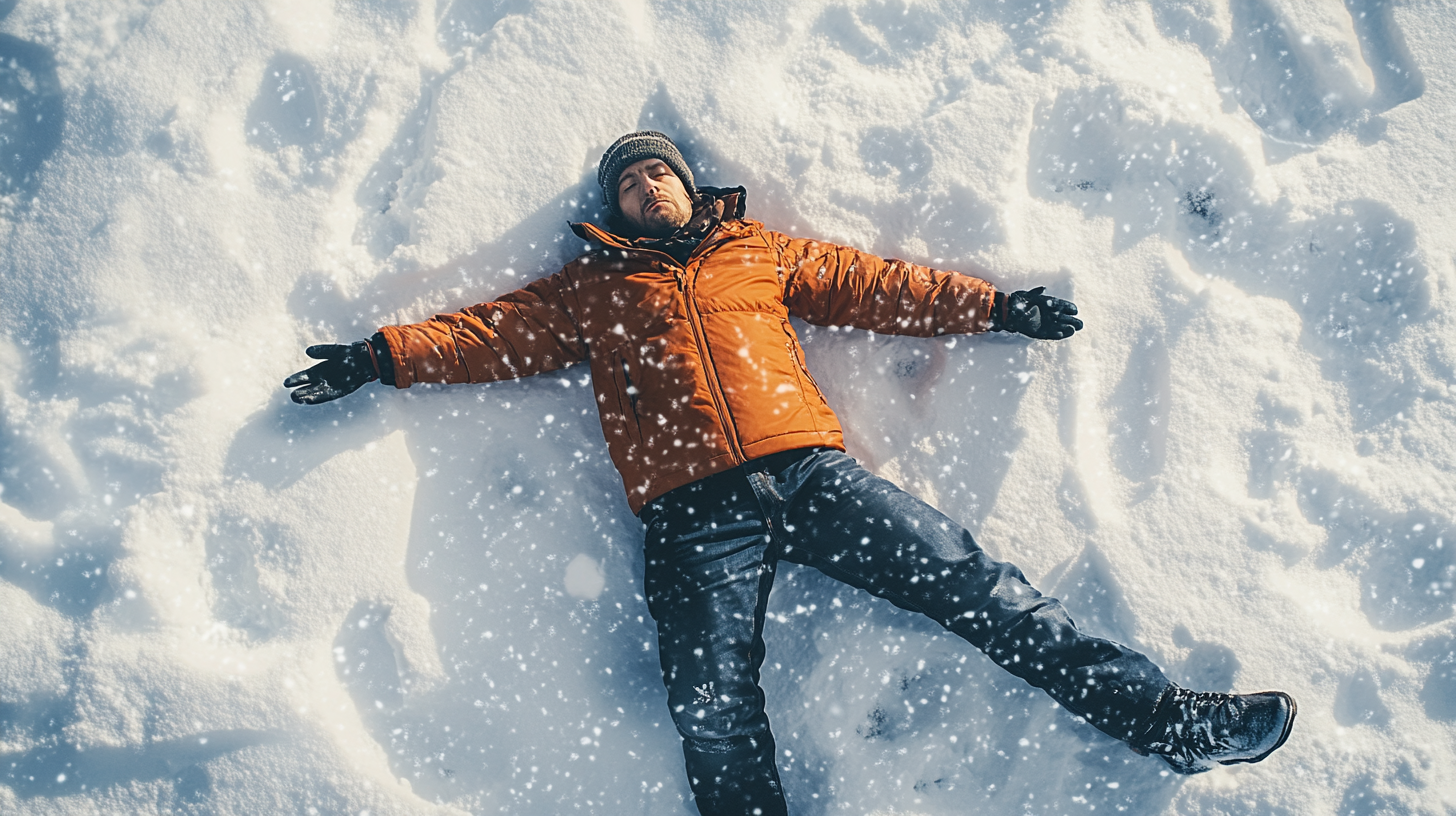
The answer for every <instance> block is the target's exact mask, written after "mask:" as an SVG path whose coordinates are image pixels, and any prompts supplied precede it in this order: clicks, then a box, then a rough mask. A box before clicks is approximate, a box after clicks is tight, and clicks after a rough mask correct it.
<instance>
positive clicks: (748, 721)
mask: <svg viewBox="0 0 1456 816" xmlns="http://www.w3.org/2000/svg"><path fill="white" fill-rule="evenodd" d="M746 680H747V678H741V679H740V678H728V679H723V678H717V679H704V678H691V677H687V676H685V675H683V674H677V676H675V677H673V678H672V679H671V680H670V681H669V682H668V705H669V707H670V709H671V712H672V721H673V724H674V725H676V726H677V730H678V733H679V734H681V735H682V737H683V739H685V740H691V741H694V742H703V743H711V744H720V743H724V741H725V740H726V741H728V742H734V743H736V742H737V741H740V740H743V739H751V738H757V737H760V736H761V735H762V734H764V733H766V732H767V731H768V716H767V715H766V714H764V710H763V692H761V691H760V690H759V688H758V686H756V685H754V684H752V683H751V682H746Z"/></svg>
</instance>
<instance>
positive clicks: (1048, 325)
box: [991, 286, 1082, 340]
mask: <svg viewBox="0 0 1456 816" xmlns="http://www.w3.org/2000/svg"><path fill="white" fill-rule="evenodd" d="M1045 289H1046V287H1045V286H1038V287H1036V288H1035V289H1033V290H1031V291H1030V292H1012V293H1011V294H1009V295H1006V294H1002V293H1001V292H997V293H996V303H995V305H994V306H993V307H992V309H991V331H1009V332H1016V333H1018V334H1024V335H1026V336H1027V337H1034V338H1036V339H1038V340H1063V339H1066V338H1068V337H1071V336H1072V334H1073V332H1076V331H1077V330H1078V329H1080V328H1082V321H1080V320H1078V319H1077V318H1075V317H1073V316H1072V315H1075V314H1076V313H1077V304H1075V303H1073V302H1072V301H1070V300H1062V299H1061V298H1054V297H1052V296H1051V295H1044V294H1042V292H1043V291H1044V290H1045Z"/></svg>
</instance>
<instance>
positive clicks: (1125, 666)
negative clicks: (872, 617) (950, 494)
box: [749, 451, 1169, 740]
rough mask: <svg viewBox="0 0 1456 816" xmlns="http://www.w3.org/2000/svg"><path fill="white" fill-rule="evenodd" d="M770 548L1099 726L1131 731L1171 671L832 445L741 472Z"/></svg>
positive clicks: (1139, 731) (1145, 717) (1126, 734)
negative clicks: (1073, 611)
mask: <svg viewBox="0 0 1456 816" xmlns="http://www.w3.org/2000/svg"><path fill="white" fill-rule="evenodd" d="M749 478H750V481H751V482H752V484H753V486H754V489H755V491H756V492H758V493H759V495H760V497H761V498H764V497H767V499H768V501H767V502H766V504H768V505H770V506H769V509H770V515H769V518H770V520H771V522H772V524H773V527H774V534H775V536H776V537H779V538H780V540H781V541H782V546H781V547H780V551H779V556H780V557H781V558H784V559H785V560H789V561H793V562H796V563H800V564H806V565H809V566H812V567H815V568H817V569H819V570H821V571H823V572H825V573H827V574H828V575H830V576H833V577H834V578H837V579H839V580H841V581H844V582H845V583H847V584H850V585H851V586H855V587H859V588H861V589H864V590H867V591H869V592H870V593H872V594H874V595H878V596H879V597H882V598H885V599H887V600H889V601H890V602H892V603H894V604H895V605H896V606H899V607H901V608H904V609H908V610H912V611H915V612H921V613H923V614H925V615H928V616H929V617H931V618H933V619H934V620H936V621H937V622H939V623H940V624H941V625H942V626H944V627H945V628H946V629H949V630H950V631H951V632H953V633H955V634H957V635H959V636H960V637H962V638H964V639H965V640H967V641H968V642H970V643H971V644H972V645H974V646H976V647H977V648H978V649H980V650H981V651H983V652H985V653H986V654H987V655H988V656H989V657H990V658H991V659H992V660H994V661H996V663H997V664H998V665H1000V666H1002V667H1003V668H1005V669H1006V670H1007V671H1009V672H1011V673H1012V674H1014V675H1016V676H1017V677H1020V678H1022V679H1023V680H1025V681H1026V682H1028V683H1030V684H1031V685H1033V686H1036V687H1037V688H1040V689H1044V690H1045V691H1046V692H1047V693H1048V694H1049V695H1051V697H1052V699H1054V700H1056V701H1057V702H1058V703H1060V704H1061V705H1063V706H1064V707H1066V708H1067V709H1068V710H1070V711H1071V712H1073V713H1075V714H1078V715H1080V716H1082V717H1084V718H1086V720H1087V721H1088V722H1090V723H1092V725H1094V726H1096V727H1097V728H1098V729H1100V730H1102V731H1103V732H1105V733H1107V734H1109V735H1111V736H1113V737H1116V738H1118V739H1121V740H1137V739H1139V738H1140V737H1142V736H1143V735H1144V734H1145V733H1146V732H1147V730H1148V727H1149V717H1150V715H1151V714H1152V712H1153V708H1154V706H1155V705H1156V703H1157V701H1158V697H1159V695H1161V694H1162V693H1163V691H1164V690H1165V689H1167V688H1168V686H1169V682H1168V678H1167V677H1165V676H1164V675H1163V672H1162V671H1160V670H1159V669H1158V667H1157V666H1155V665H1153V663H1152V661H1150V660H1148V659H1147V658H1146V657H1144V656H1143V655H1141V654H1139V653H1138V652H1135V651H1133V650H1131V649H1129V648H1127V647H1126V646H1123V645H1121V644H1118V643H1114V642H1112V641H1109V640H1104V639H1102V638H1096V637H1091V636H1089V635H1087V634H1085V633H1083V632H1081V631H1080V630H1078V629H1077V626H1076V624H1075V623H1073V621H1072V619H1071V617H1069V616H1068V614H1067V611H1066V610H1065V609H1064V608H1063V607H1062V604H1061V603H1060V602H1059V601H1057V600H1056V599H1055V598H1049V597H1047V596H1045V595H1042V594H1041V593H1040V592H1038V591H1037V590H1036V589H1034V588H1033V587H1032V586H1031V585H1030V584H1028V583H1027V581H1026V579H1025V577H1023V576H1022V574H1021V571H1020V570H1019V569H1017V568H1016V567H1015V566H1013V565H1011V564H1008V563H1004V562H998V561H996V560H994V559H992V558H991V557H990V556H988V555H987V554H986V553H985V552H984V551H983V550H982V549H981V548H980V547H979V546H977V545H976V542H975V541H974V540H973V539H972V538H971V534H970V533H969V532H967V531H966V530H965V529H964V528H962V527H961V526H960V525H959V524H956V523H955V522H954V521H952V520H951V519H950V518H948V517H946V516H945V515H944V514H942V513H941V512H940V511H938V510H936V509H935V508H933V507H931V506H930V505H928V504H926V503H925V502H922V501H920V500H919V499H917V498H915V497H914V496H911V495H910V494H908V493H906V492H905V491H903V490H901V489H900V488H898V487H896V486H895V485H894V484H892V483H890V482H888V481H886V480H884V479H881V478H879V477H877V476H875V475H874V474H872V473H870V472H868V471H866V470H864V469H863V468H861V467H860V466H859V465H858V463H856V462H855V461H854V460H853V459H851V458H850V457H848V456H846V455H845V454H842V453H840V452H838V451H823V452H820V453H817V454H815V455H813V456H810V457H808V458H805V459H801V460H799V461H798V462H796V463H795V464H793V465H791V466H790V467H788V468H786V469H784V470H783V471H781V472H780V473H772V472H760V473H752V474H750V476H749Z"/></svg>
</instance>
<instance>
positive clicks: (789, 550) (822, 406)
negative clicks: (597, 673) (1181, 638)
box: [284, 131, 1295, 816]
mask: <svg viewBox="0 0 1456 816" xmlns="http://www.w3.org/2000/svg"><path fill="white" fill-rule="evenodd" d="M598 181H599V182H600V183H601V186H602V192H603V195H604V196H605V198H606V204H607V211H608V213H609V214H610V217H609V222H608V226H609V228H610V230H606V229H602V228H600V227H597V226H593V225H591V224H572V225H571V228H572V230H573V231H575V233H576V234H577V235H578V236H580V237H581V238H582V239H583V240H586V241H589V242H591V243H592V244H594V245H595V247H594V248H592V249H591V250H590V251H588V252H586V253H585V254H583V255H581V256H580V257H578V258H576V259H575V260H573V261H572V262H570V263H569V264H567V265H566V266H565V268H563V269H562V270H561V271H560V272H558V273H556V274H555V275H552V276H550V277H548V278H543V279H541V280H538V281H536V282H534V283H532V284H530V285H528V286H526V287H525V288H523V289H520V290H518V291H515V292H512V293H510V294H508V295H505V296H503V297H501V298H500V299H499V300H496V301H493V302H490V303H482V304H480V305H478V306H472V307H470V308H467V309H463V310H461V311H460V312H458V313H456V314H446V315H436V316H435V317H433V318H431V319H430V320H427V321H425V322H423V323H417V324H414V325H410V326H385V327H384V328H382V329H380V330H379V332H378V333H377V334H375V335H374V336H373V338H372V339H370V340H367V341H360V342H357V343H354V344H353V345H349V346H345V345H324V346H313V347H311V348H309V349H308V355H309V356H310V357H313V358H315V359H320V360H323V361H324V362H321V363H319V364H318V365H315V366H314V367H312V368H310V369H308V370H307V371H301V372H299V373H297V374H294V375H293V376H291V377H289V378H288V379H287V380H286V381H285V382H284V385H285V386H286V387H289V388H293V387H298V386H302V387H299V388H298V390H296V391H294V392H293V394H292V397H293V400H294V401H295V402H299V403H305V404H315V403H320V402H327V401H329V400H332V399H337V398H339V397H342V396H344V395H345V394H348V393H350V392H352V391H353V390H355V389H356V388H358V387H360V386H361V385H363V384H364V383H366V382H369V381H371V380H375V379H379V380H382V381H383V382H384V383H386V384H392V385H394V386H395V387H397V388H408V387H409V386H410V385H411V384H412V383H416V382H441V383H463V382H492V381H496V380H506V379H511V378H515V377H525V376H529V375H531V374H537V373H540V372H543V371H551V370H554V369H559V368H562V367H565V366H569V365H572V364H575V363H586V364H587V365H589V366H591V374H592V381H593V383H594V389H595V392H596V401H597V408H598V410H599V411H600V413H601V420H602V430H603V433H604V434H605V436H606V440H607V447H608V449H609V450H610V451H611V455H612V461H613V462H614V463H615V464H616V466H617V469H618V471H619V472H620V473H621V475H622V481H623V483H624V485H625V487H626V490H627V500H628V503H629V504H630V505H631V507H632V510H633V512H635V513H637V514H638V515H639V516H640V517H641V519H642V522H643V524H644V525H645V527H646V545H645V546H646V576H645V578H646V580H645V583H646V595H647V603H648V608H649V610H650V611H651V614H652V617H653V618H654V619H655V620H656V622H657V631H658V646H659V651H660V653H661V658H662V677H663V682H664V683H665V684H666V685H667V691H668V705H669V706H670V707H671V710H672V717H673V720H674V721H675V722H676V724H677V728H678V731H679V732H680V733H681V734H682V740H683V753H684V754H685V755H686V758H687V771H688V777H689V780H690V782H691V785H692V789H693V793H694V795H695V797H696V799H697V803H698V808H699V810H700V811H701V812H702V813H703V814H705V816H706V814H720V813H721V814H729V813H732V814H745V813H761V814H782V813H785V812H786V811H785V804H784V798H783V794H782V792H781V790H780V787H779V780H778V772H777V770H776V768H775V765H774V739H773V735H772V733H771V732H770V730H769V723H768V718H767V716H766V715H765V713H764V697H763V692H762V690H760V688H759V686H758V679H759V669H760V667H761V666H762V665H763V661H764V641H763V637H762V631H763V622H764V611H765V609H766V607H767V604H768V593H769V589H770V587H771V586H772V584H773V578H774V573H775V569H776V567H777V564H778V562H779V560H781V559H782V560H787V561H791V562H794V563H797V564H807V565H810V566H813V567H815V568H817V569H819V570H821V571H823V572H824V573H826V574H828V575H830V576H833V577H834V578H837V579H839V580H840V581H843V582H845V583H847V584H849V585H851V586H855V587H859V588H861V589H864V590H866V591H868V592H870V593H872V594H874V595H878V596H880V597H882V598H885V599H887V600H889V601H890V602H891V603H894V604H896V605H897V606H900V607H903V608H905V609H909V610H914V611H917V612H920V613H923V614H925V615H928V616H930V617H931V618H933V619H934V620H935V621H937V622H938V623H940V625H942V626H944V627H945V628H946V629H948V630H950V631H951V632H954V633H955V634H956V635H959V636H960V637H962V638H964V639H965V640H967V641H969V642H970V643H971V644H972V645H974V646H976V648H978V649H980V650H981V651H983V652H985V653H986V654H987V655H988V656H989V657H990V658H991V659H992V660H994V661H996V663H997V664H998V665H1000V666H1002V667H1004V668H1005V669H1006V670H1007V671H1009V672H1011V673H1012V674H1014V675H1016V676H1017V677H1020V678H1022V679H1023V680H1025V681H1026V682H1028V683H1030V684H1032V685H1033V686H1036V687H1037V688H1041V689H1044V690H1045V691H1046V692H1047V693H1048V694H1050V695H1051V696H1052V698H1053V699H1054V700H1056V701H1057V702H1058V703H1060V704H1061V705H1062V706H1064V707H1066V708H1067V709H1068V710H1069V711H1071V712H1073V713H1075V714H1077V715H1078V716H1081V717H1083V718H1085V719H1086V720H1087V722H1090V723H1091V724H1092V725H1094V726H1096V727H1097V728H1098V729H1100V730H1102V731H1104V732H1106V733H1107V734H1110V735H1112V736H1113V737H1116V738H1117V739H1120V740H1124V741H1126V742H1127V743H1128V745H1129V746H1131V747H1132V748H1133V750H1135V751H1137V752H1139V753H1143V754H1157V755H1158V756H1161V757H1162V758H1163V759H1165V760H1166V761H1167V762H1168V764H1169V765H1171V766H1172V767H1173V769H1174V770H1176V771H1178V772H1179V773H1198V772H1201V771H1206V770H1209V769H1210V768H1212V767H1213V766H1214V765H1216V764H1225V765H1227V764H1230V763H1235V762H1258V761H1259V760H1261V759H1263V758H1264V757H1266V756H1268V755H1269V754H1270V753H1271V752H1273V751H1274V750H1275V749H1276V748H1278V747H1279V746H1280V745H1282V744H1283V743H1284V741H1285V739H1286V738H1288V736H1289V731H1290V727H1291V726H1292V725H1293V722H1294V714H1295V704H1294V700H1293V699H1291V698H1290V697H1289V695H1287V694H1284V693H1283V692H1277V691H1275V692H1263V693H1259V694H1247V695H1229V694H1218V693H1194V692H1191V691H1188V690H1186V689H1183V688H1180V687H1178V686H1176V685H1173V684H1172V683H1170V682H1169V681H1168V678H1167V677H1165V676H1164V675H1163V673H1162V671H1160V670H1159V669H1158V667H1157V666H1155V665H1153V664H1152V662H1151V661H1149V660H1148V659H1147V658H1146V657H1144V656H1143V655H1141V654H1139V653H1137V652H1134V651H1132V650H1131V649H1128V648H1127V647H1125V646H1122V645H1120V644H1117V643H1113V642H1111V641H1107V640H1103V639H1100V638H1095V637H1091V636H1089V635H1087V634H1085V633H1083V632H1081V631H1079V630H1078V629H1077V627H1076V625H1075V624H1074V623H1073V622H1072V619H1071V618H1070V617H1068V615H1067V612H1066V610H1065V609H1064V608H1063V607H1062V605H1061V603H1060V602H1058V601H1057V600H1056V599H1054V598H1049V597H1046V596H1044V595H1042V594H1041V593H1039V592H1037V591H1036V590H1035V589H1034V588H1032V587H1031V585H1030V584H1028V583H1027V582H1026V579H1025V578H1024V577H1022V574H1021V571H1020V570H1018V569H1017V568H1016V567H1015V566H1012V565H1011V564H1007V563H1002V562H997V561H994V560H992V559H991V558H990V557H988V556H987V555H986V553H985V552H984V551H982V550H981V548H980V547H978V546H977V545H976V542H975V541H974V540H972V538H971V534H970V533H969V532H967V531H966V530H965V529H963V528H962V527H961V526H960V525H959V524H957V523H956V522H954V521H953V520H951V519H950V518H948V517H947V516H945V515H943V514H941V513H940V512H939V511H937V510H936V509H935V508H933V507H930V506H929V505H927V504H925V503H924V502H922V501H920V500H919V499H917V498H915V497H914V496H911V495H910V494H908V493H906V492H904V491H903V490H900V489H899V488H898V487H896V486H895V485H893V484H891V483H890V482H887V481H885V480H884V479H881V478H878V477H876V476H875V475H873V474H871V473H869V472H868V471H866V470H864V469H863V468H861V467H860V466H859V464H858V463H856V462H855V460H854V459H851V458H850V457H849V456H847V455H846V454H845V453H844V439H843V436H842V434H841V432H840V426H839V421H838V419H837V418H836V417H835V415H834V412H833V411H832V410H831V409H830V408H829V405H828V403H827V402H826V401H825V398H824V395H823V394H822V393H821V392H820V390H819V387H818V385H817V384H816V383H815V382H814V378H813V376H811V375H810V374H809V371H808V369H807V368H806V367H805V365H804V356H803V352H802V350H801V349H800V347H799V340H798V338H797V336H796V335H795V333H794V329H793V327H792V325H791V324H790V323H789V317H790V315H793V316H796V317H799V318H801V319H803V320H805V321H807V322H809V323H814V324H819V325H827V326H854V327H857V328H861V329H868V330H870V331H875V332H879V333H883V334H908V335H915V336H918V337H934V336H937V335H941V334H947V333H974V332H982V331H1010V332H1019V333H1021V334H1024V335H1027V336H1029V337H1033V338H1037V339H1043V340H1058V339H1065V338H1067V337H1070V336H1071V335H1072V334H1073V332H1075V331H1077V330H1078V329H1080V328H1082V322H1081V321H1080V320H1078V319H1077V318H1076V317H1074V315H1075V314H1076V313H1077V308H1076V307H1075V306H1074V305H1072V304H1071V303H1069V302H1067V301H1065V300H1059V299H1057V298H1053V297H1050V296H1048V295H1045V294H1043V293H1042V290H1041V289H1040V288H1037V289H1033V290H1031V291H1029V292H1012V293H1011V294H1004V293H1002V292H998V291H996V289H995V287H994V286H992V285H991V284H990V283H987V282H986V281H983V280H979V279H977V278H973V277H969V276H966V275H961V274H958V273H955V272H940V271H935V270H932V269H927V268H925V267H921V266H916V265H914V264H910V263H906V262H904V261H897V260H882V259H880V258H876V257H874V256H871V255H868V254H865V253H863V252H859V251H858V250H854V249H850V248H848V247H841V246H834V245H832V244H826V243H822V242H819V241H812V240H806V239H802V238H790V237H789V236H786V235H783V234H780V233H777V232H772V231H770V230H768V229H765V228H764V226H763V225H762V224H760V223H758V222H757V221H752V220H749V219H746V218H744V217H743V213H744V202H745V193H744V190H743V189H742V188H736V189H716V188H711V187H696V186H694V182H693V174H692V172H691V171H690V170H689V169H688V166H687V163H686V162H684V161H683V158H682V155H681V154H680V153H679V151H678V149H677V147H676V146H675V145H674V144H673V143H672V142H671V141H670V140H669V139H668V138H667V137H666V136H664V135H663V134H661V133H656V132H650V131H649V132H642V133H631V134H628V135H626V136H623V137H622V138H621V139H619V140H617V142H616V143H615V144H613V145H612V146H611V147H610V148H609V149H608V150H607V152H606V154H605V155H603V156H602V160H601V166H600V171H599V173H598Z"/></svg>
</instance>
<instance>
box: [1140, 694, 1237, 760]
mask: <svg viewBox="0 0 1456 816" xmlns="http://www.w3.org/2000/svg"><path fill="white" fill-rule="evenodd" d="M1172 694H1173V699H1171V700H1168V701H1167V706H1168V714H1167V715H1166V717H1165V718H1164V725H1163V728H1161V729H1160V730H1161V731H1162V734H1161V735H1160V736H1161V739H1157V740H1156V741H1155V742H1153V743H1151V744H1150V745H1148V748H1149V749H1150V750H1152V751H1156V752H1157V753H1160V754H1166V755H1168V756H1172V757H1176V758H1178V759H1181V760H1184V761H1185V762H1193V761H1198V760H1206V759H1208V758H1209V757H1210V756H1211V755H1212V754H1213V753H1214V752H1216V751H1221V750H1225V749H1227V748H1228V747H1229V743H1228V742H1227V740H1226V739H1224V738H1222V737H1221V735H1220V734H1218V733H1217V732H1216V727H1215V724H1214V720H1213V715H1214V712H1216V711H1217V710H1218V708H1219V706H1222V705H1224V704H1226V703H1228V702H1229V701H1230V700H1232V699H1233V698H1232V696H1231V695H1228V694H1221V693H1219V692H1216V691H1189V690H1187V689H1176V690H1174V691H1173V692H1172Z"/></svg>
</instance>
